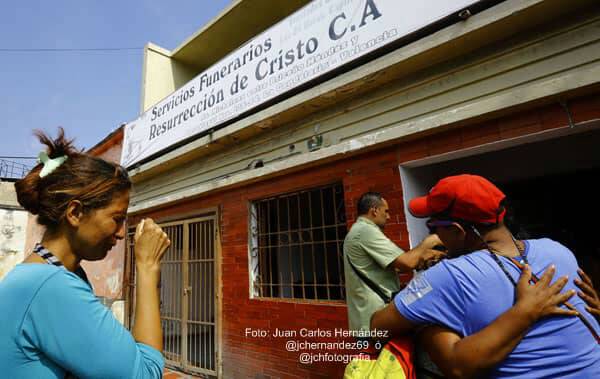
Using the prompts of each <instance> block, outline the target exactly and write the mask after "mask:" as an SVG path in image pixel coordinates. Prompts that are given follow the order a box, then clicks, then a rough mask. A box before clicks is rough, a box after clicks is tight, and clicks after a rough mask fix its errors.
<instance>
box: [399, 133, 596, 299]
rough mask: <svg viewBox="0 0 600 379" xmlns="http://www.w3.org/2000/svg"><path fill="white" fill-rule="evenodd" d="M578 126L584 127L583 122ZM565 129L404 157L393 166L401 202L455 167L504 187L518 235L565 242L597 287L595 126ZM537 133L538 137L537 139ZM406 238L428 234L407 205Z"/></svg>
mask: <svg viewBox="0 0 600 379" xmlns="http://www.w3.org/2000/svg"><path fill="white" fill-rule="evenodd" d="M582 129H583V128H582ZM576 131H578V130H577V129H572V130H571V131H570V132H571V134H568V135H556V134H553V133H548V134H545V135H540V136H538V138H536V139H535V140H531V138H529V139H528V140H525V139H522V140H519V139H515V140H511V141H504V142H501V143H499V144H496V145H495V146H494V145H492V144H490V145H489V146H487V147H486V148H483V149H482V148H477V149H473V150H472V151H461V152H456V153H453V154H449V155H446V156H440V157H434V158H428V159H426V160H421V161H414V162H409V163H407V164H406V165H402V166H401V167H400V172H401V178H402V185H403V189H404V202H405V204H407V202H408V200H410V199H411V198H413V197H415V196H420V195H423V194H425V193H427V191H428V190H429V189H430V188H431V186H433V185H434V184H435V183H436V182H437V181H438V180H439V179H441V178H443V177H445V176H448V175H456V174H461V173H469V174H477V175H481V176H484V177H486V178H488V179H490V180H491V181H493V182H494V183H495V184H497V185H498V187H500V189H502V190H503V192H504V193H505V194H506V195H507V197H508V200H509V207H510V208H511V210H512V214H513V215H514V220H515V223H514V224H515V225H514V226H513V229H515V230H513V232H514V233H516V231H517V230H516V229H520V230H521V233H522V234H521V237H523V238H541V237H548V238H551V239H554V240H556V241H558V242H560V243H562V244H563V245H565V246H567V247H568V248H569V249H571V251H573V253H574V254H575V256H576V257H577V261H578V262H579V265H580V267H581V268H583V269H584V270H585V271H586V272H587V273H588V275H589V276H590V277H591V278H592V280H593V281H594V285H595V287H596V288H600V240H599V239H598V238H597V237H596V233H598V231H597V226H596V224H597V223H596V218H597V215H599V214H600V196H598V193H599V191H598V184H596V183H597V182H596V180H597V179H598V178H600V153H599V152H598V151H599V150H598V146H600V130H598V128H597V126H594V127H593V128H591V127H590V128H587V127H586V128H585V131H583V132H582V131H579V132H578V133H574V132H576ZM540 137H541V138H540ZM405 212H406V218H407V226H408V230H409V234H410V240H411V245H413V246H414V245H415V244H416V243H418V242H419V241H420V240H421V239H422V238H423V237H424V236H425V235H426V233H427V230H426V228H425V226H424V222H423V221H422V220H419V219H416V218H414V217H412V216H411V215H410V214H409V213H408V211H407V210H405Z"/></svg>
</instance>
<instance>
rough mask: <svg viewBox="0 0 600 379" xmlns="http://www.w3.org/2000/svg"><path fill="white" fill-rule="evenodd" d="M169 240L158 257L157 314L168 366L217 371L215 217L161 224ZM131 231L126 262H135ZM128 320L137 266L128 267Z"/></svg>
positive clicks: (205, 372)
mask: <svg viewBox="0 0 600 379" xmlns="http://www.w3.org/2000/svg"><path fill="white" fill-rule="evenodd" d="M160 226H161V227H162V228H163V230H164V231H165V233H167V235H168V236H169V239H170V240H171V245H170V246H169V248H168V249H167V251H166V252H165V255H164V257H163V259H162V262H161V281H160V318H161V325H162V329H163V353H164V356H165V359H166V362H167V364H168V366H170V367H173V368H177V369H181V370H183V371H185V372H190V373H194V374H207V375H209V376H215V375H216V374H217V355H218V341H217V322H216V321H217V320H216V312H217V297H216V288H217V277H216V261H215V258H216V254H215V253H216V247H215V244H216V241H215V238H216V230H215V228H216V218H215V217H214V216H209V217H203V218H196V219H192V220H185V221H179V222H171V223H165V224H160ZM133 232H134V230H133V229H131V230H130V232H129V243H128V247H129V260H130V261H129V264H130V267H132V268H134V267H135V258H134V254H133ZM130 275H131V279H130V282H129V284H130V285H129V291H128V298H129V303H130V304H131V307H130V308H129V309H130V310H129V320H130V322H129V326H130V327H131V326H132V325H133V323H134V322H135V320H133V315H134V309H135V290H134V287H135V269H131V271H130Z"/></svg>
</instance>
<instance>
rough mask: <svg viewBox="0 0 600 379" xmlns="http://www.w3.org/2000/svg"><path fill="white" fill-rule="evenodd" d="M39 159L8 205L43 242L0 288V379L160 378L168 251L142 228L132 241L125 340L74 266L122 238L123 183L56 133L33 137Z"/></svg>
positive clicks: (115, 171)
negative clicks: (19, 209) (26, 216)
mask: <svg viewBox="0 0 600 379" xmlns="http://www.w3.org/2000/svg"><path fill="white" fill-rule="evenodd" d="M36 135H37V137H38V138H39V140H40V142H41V143H42V144H44V145H46V150H45V151H43V152H41V153H40V164H38V165H37V166H35V167H34V168H33V169H32V170H31V171H30V172H29V173H28V174H27V176H25V177H24V178H23V179H21V180H19V181H17V182H16V183H15V189H16V192H17V199H18V201H19V203H20V204H21V205H22V206H23V208H25V209H26V210H27V211H29V212H31V213H32V214H34V215H37V222H38V223H39V224H41V225H42V226H44V227H45V232H44V234H43V237H42V239H41V241H39V242H38V243H37V244H36V246H35V248H34V249H33V252H32V253H31V254H30V255H29V256H28V257H27V258H26V259H25V261H24V262H23V263H21V264H19V265H17V266H16V267H15V268H14V269H13V270H12V271H11V272H10V273H8V274H7V276H6V277H5V278H4V280H3V281H2V282H0V298H1V299H2V301H1V302H0V336H2V338H0V372H2V376H3V377H7V378H65V377H71V376H74V377H77V378H103V379H110V378H161V377H162V373H163V369H164V358H163V356H162V353H161V351H162V344H163V339H162V329H161V324H160V313H159V292H158V282H159V276H160V261H161V258H162V256H163V255H164V253H165V250H166V249H167V248H168V246H169V245H170V240H169V239H168V237H167V235H166V233H164V232H163V231H162V230H161V228H160V227H159V226H158V225H156V224H155V223H154V221H152V220H151V219H144V220H142V221H141V222H140V223H139V224H138V226H137V229H136V232H135V236H134V243H135V248H134V250H135V261H136V281H137V283H136V309H135V325H134V326H133V329H132V333H130V332H129V331H128V330H127V329H125V328H124V327H123V326H122V325H121V324H120V323H119V321H117V320H116V319H115V317H114V316H113V314H112V312H111V311H110V310H108V309H107V308H106V307H105V306H104V305H102V304H101V303H100V301H99V300H98V299H97V298H96V296H94V294H93V292H92V288H91V286H90V284H89V282H88V280H87V277H86V275H85V272H84V271H83V269H82V268H81V266H80V263H81V261H82V260H88V261H97V260H101V259H104V257H106V255H107V254H108V252H109V251H110V250H111V249H112V247H113V246H114V245H115V244H116V243H117V241H118V240H121V239H123V238H125V234H126V230H125V220H126V216H127V208H128V206H129V191H130V189H131V181H130V179H129V176H128V175H127V171H126V170H125V169H124V168H123V167H121V166H119V165H117V164H114V163H110V162H107V161H105V160H103V159H100V158H97V157H93V156H90V155H87V154H84V153H82V152H80V151H78V150H77V149H76V148H75V147H74V146H73V141H72V140H68V139H66V138H65V135H64V131H63V130H62V128H61V129H59V134H58V137H57V138H56V139H55V140H52V139H51V138H49V137H48V136H47V135H46V134H44V133H42V132H36Z"/></svg>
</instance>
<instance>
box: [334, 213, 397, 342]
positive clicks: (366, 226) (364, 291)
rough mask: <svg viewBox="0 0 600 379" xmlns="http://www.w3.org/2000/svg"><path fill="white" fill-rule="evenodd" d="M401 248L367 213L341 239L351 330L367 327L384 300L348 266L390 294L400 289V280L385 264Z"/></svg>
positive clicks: (365, 328)
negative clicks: (342, 242) (342, 241)
mask: <svg viewBox="0 0 600 379" xmlns="http://www.w3.org/2000/svg"><path fill="white" fill-rule="evenodd" d="M403 252H404V251H403V250H402V249H400V248H399V247H398V246H396V244H395V243H393V242H392V241H391V240H390V239H389V238H387V237H386V235H385V234H383V232H382V231H381V229H380V228H379V226H377V225H376V224H375V223H374V222H372V221H371V220H369V219H368V218H366V217H359V218H358V220H356V222H355V223H354V225H352V228H350V231H349V232H348V234H347V235H346V239H345V240H344V273H345V278H346V303H347V304H348V321H349V327H350V330H370V327H369V323H370V320H371V315H373V313H374V312H375V311H377V310H379V309H381V308H383V307H384V306H385V303H384V302H383V300H382V299H381V297H379V295H377V293H376V292H375V291H373V290H372V289H371V288H370V287H369V286H368V285H367V284H366V283H365V282H364V281H363V280H362V279H361V278H360V277H359V276H358V275H357V274H356V273H355V272H354V270H353V269H352V267H350V265H349V263H348V257H349V258H350V260H351V261H352V263H353V264H354V267H355V268H356V269H357V270H358V271H360V272H361V273H363V274H364V275H365V276H366V277H368V278H369V279H371V281H372V282H373V283H376V284H378V285H379V286H380V288H381V289H382V290H383V292H384V293H388V295H391V294H392V292H397V291H399V290H400V282H399V281H398V276H397V275H396V272H395V271H394V269H393V268H391V267H390V268H388V266H389V265H390V263H392V262H393V261H394V260H395V259H396V258H397V257H398V256H399V255H400V254H402V253H403Z"/></svg>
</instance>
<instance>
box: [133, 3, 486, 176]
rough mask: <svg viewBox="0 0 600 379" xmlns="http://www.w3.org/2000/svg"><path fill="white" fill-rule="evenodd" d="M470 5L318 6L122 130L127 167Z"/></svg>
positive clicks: (307, 8) (275, 29)
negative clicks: (123, 131)
mask: <svg viewBox="0 0 600 379" xmlns="http://www.w3.org/2000/svg"><path fill="white" fill-rule="evenodd" d="M477 2H478V1H474V0H419V1H417V0H315V1H313V2H311V3H310V4H308V5H306V6H304V7H303V8H302V9H300V10H298V11H297V12H296V13H294V14H292V15H291V16H289V17H287V18H286V19H285V20H282V21H281V22H279V23H278V24H276V25H274V26H273V27H271V28H270V29H268V30H267V31H265V32H263V33H262V34H260V35H258V36H256V37H255V38H253V39H252V40H250V41H248V42H247V43H246V44H245V45H243V46H242V47H240V48H239V49H237V50H236V51H234V52H233V53H231V54H229V55H228V56H227V57H225V58H224V59H222V60H221V61H219V62H218V63H216V64H214V65H213V66H211V67H210V68H209V69H207V70H206V71H204V72H203V73H201V74H200V75H198V76H197V77H196V78H194V79H192V80H191V81H190V82H189V83H187V84H186V85H185V86H183V87H181V88H180V89H179V90H177V91H175V92H174V93H172V94H171V95H169V96H168V97H167V98H165V99H164V100H162V101H161V102H159V103H158V104H156V105H155V106H153V107H152V108H151V109H150V110H148V111H147V112H145V113H144V114H143V115H141V116H140V117H139V118H138V119H137V120H135V121H133V122H131V123H129V124H128V125H126V127H125V140H124V143H123V154H122V155H121V157H122V158H121V164H122V165H123V166H125V167H129V166H131V165H133V164H135V163H137V162H140V161H141V160H143V159H145V158H148V157H149V156H151V155H153V154H156V153H158V152H160V151H162V150H164V149H166V148H168V147H170V146H172V145H173V144H176V143H178V142H180V141H183V140H186V139H188V138H190V137H193V136H195V135H198V134H201V133H202V132H205V131H207V130H210V129H212V128H214V127H216V126H218V125H220V124H222V123H224V122H226V121H228V120H231V119H233V118H235V117H237V116H239V115H241V114H242V113H244V112H246V111H248V110H250V109H252V108H254V107H256V106H258V105H260V104H263V103H265V102H267V101H269V100H272V99H274V98H275V97H277V96H279V95H282V94H284V93H286V92H288V91H290V90H292V89H294V88H296V87H298V86H300V85H302V84H304V83H307V82H308V81H310V80H312V79H315V78H317V77H319V76H322V75H323V74H326V73H328V72H330V71H332V70H334V69H336V68H338V67H340V66H342V65H344V64H346V63H349V62H351V61H353V60H355V59H357V58H360V57H362V56H364V55H365V54H368V53H370V52H373V51H375V50H377V49H379V48H381V47H383V46H385V45H387V44H389V43H391V42H394V41H396V40H398V39H400V38H402V37H405V36H407V35H408V34H410V33H412V32H414V31H417V30H419V29H422V28H423V27H425V26H427V25H430V24H432V23H434V22H436V21H439V20H441V19H443V18H444V17H446V16H449V15H452V14H454V13H455V12H457V11H460V10H461V9H463V8H465V7H467V6H469V5H472V4H475V3H477Z"/></svg>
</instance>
